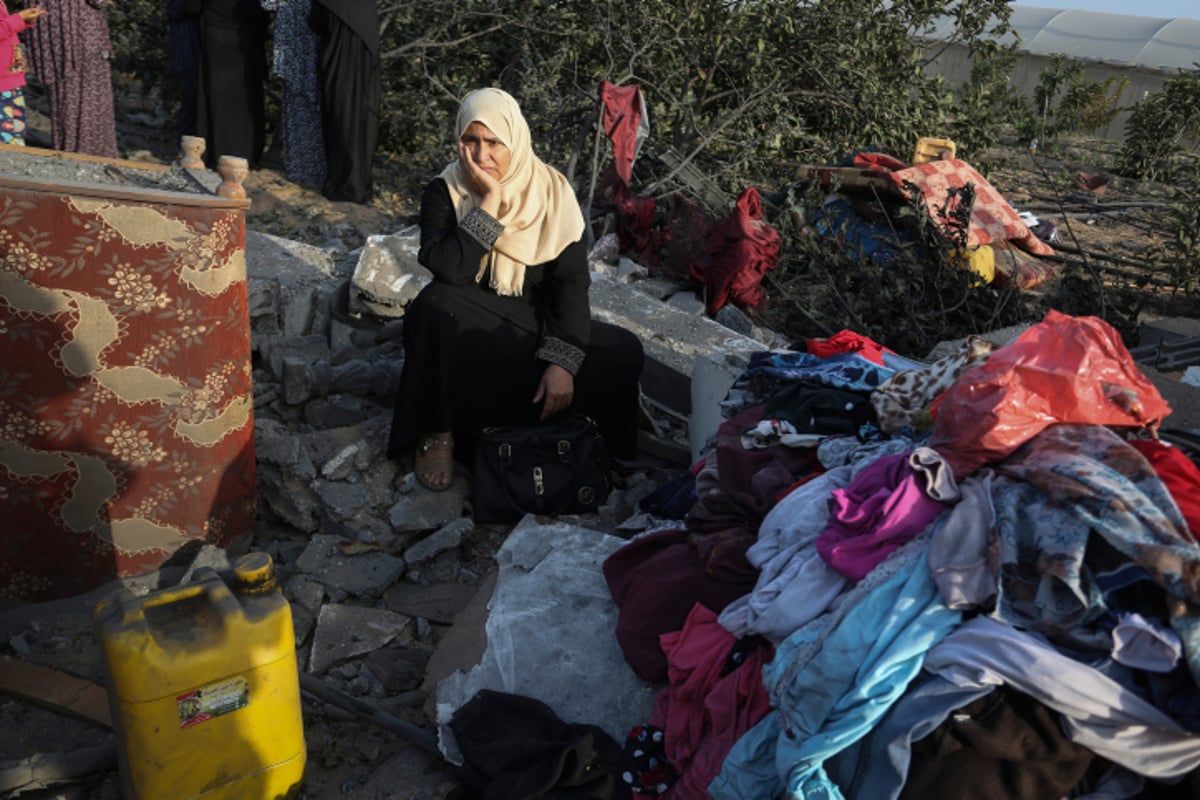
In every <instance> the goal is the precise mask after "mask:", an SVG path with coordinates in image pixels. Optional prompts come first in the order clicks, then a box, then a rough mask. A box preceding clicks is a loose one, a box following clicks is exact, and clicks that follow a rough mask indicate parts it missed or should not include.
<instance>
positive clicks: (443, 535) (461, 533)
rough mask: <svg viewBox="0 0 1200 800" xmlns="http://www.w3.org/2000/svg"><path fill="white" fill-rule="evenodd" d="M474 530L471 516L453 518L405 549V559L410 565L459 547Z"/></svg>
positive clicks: (423, 561)
mask: <svg viewBox="0 0 1200 800" xmlns="http://www.w3.org/2000/svg"><path fill="white" fill-rule="evenodd" d="M473 530H475V521H474V520H472V519H470V518H469V517H459V518H458V519H456V520H452V521H451V522H449V523H447V524H446V525H443V526H442V527H441V528H439V529H438V530H436V531H434V532H433V533H431V534H429V535H428V536H426V537H425V538H423V539H421V540H420V541H418V542H416V543H415V544H413V545H412V546H410V547H409V548H408V549H407V550H405V551H404V561H405V563H407V564H408V565H409V566H410V567H411V566H413V565H416V564H423V563H425V562H426V561H429V560H431V559H433V558H434V557H435V556H437V555H438V554H439V553H444V552H446V551H447V550H453V549H454V548H456V547H458V546H459V545H460V544H462V541H463V539H464V538H466V537H467V536H468V535H469V534H470V533H471V531H473Z"/></svg>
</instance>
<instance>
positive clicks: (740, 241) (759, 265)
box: [690, 186, 779, 316]
mask: <svg viewBox="0 0 1200 800" xmlns="http://www.w3.org/2000/svg"><path fill="white" fill-rule="evenodd" d="M706 249H707V252H708V257H709V261H708V263H707V264H704V263H693V265H692V269H691V271H690V274H691V278H692V280H694V281H696V282H697V283H700V284H702V285H703V286H704V289H705V298H706V299H705V308H706V310H707V311H708V313H709V315H710V316H711V315H713V314H716V313H717V312H718V311H720V310H721V308H722V306H724V305H725V304H726V303H733V304H734V305H737V306H741V307H742V308H755V307H757V306H758V305H759V304H760V303H762V279H763V277H764V276H765V275H766V273H767V271H768V270H773V269H775V267H776V265H777V264H778V263H779V231H777V230H775V229H774V228H772V227H771V226H770V224H768V223H767V222H766V220H764V219H763V210H762V200H761V198H759V196H758V190H757V189H755V188H754V187H753V186H751V187H749V188H748V189H746V191H744V192H742V195H741V197H739V198H738V199H737V203H736V204H735V205H734V209H733V211H732V212H731V213H730V215H729V216H728V217H727V218H726V219H725V221H724V222H722V223H721V224H720V225H718V226H717V227H716V229H714V230H713V232H712V236H710V237H709V239H708V246H707V248H706Z"/></svg>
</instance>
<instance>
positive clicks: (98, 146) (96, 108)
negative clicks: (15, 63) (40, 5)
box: [28, 0, 117, 158]
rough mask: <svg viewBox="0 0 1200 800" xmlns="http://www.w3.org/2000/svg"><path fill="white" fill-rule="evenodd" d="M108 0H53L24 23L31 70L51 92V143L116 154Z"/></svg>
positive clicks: (97, 153)
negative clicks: (44, 10) (33, 22)
mask: <svg viewBox="0 0 1200 800" xmlns="http://www.w3.org/2000/svg"><path fill="white" fill-rule="evenodd" d="M108 5H109V0H55V2H54V3H53V5H51V6H48V9H47V10H48V13H47V14H46V15H45V16H43V17H42V18H41V19H39V20H38V22H37V24H36V25H34V26H33V27H31V28H30V29H29V33H28V44H29V53H30V65H31V70H30V71H31V72H33V73H34V74H35V75H36V76H37V77H38V79H39V80H40V81H41V82H42V83H43V84H45V86H46V90H47V93H48V94H49V96H50V126H51V134H52V139H53V142H54V149H55V150H61V151H64V152H70V153H85V154H87V155H92V156H105V157H107V158H116V157H117V127H116V121H115V119H114V117H113V89H112V73H111V71H110V68H109V59H110V58H111V57H112V43H111V42H110V40H109V36H108V21H107V19H106V17H107V14H108Z"/></svg>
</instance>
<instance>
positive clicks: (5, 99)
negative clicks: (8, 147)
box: [0, 87, 25, 145]
mask: <svg viewBox="0 0 1200 800" xmlns="http://www.w3.org/2000/svg"><path fill="white" fill-rule="evenodd" d="M0 142H3V143H4V144H19V145H24V144H25V92H24V90H22V89H21V88H20V87H17V88H16V89H10V90H9V91H7V92H0Z"/></svg>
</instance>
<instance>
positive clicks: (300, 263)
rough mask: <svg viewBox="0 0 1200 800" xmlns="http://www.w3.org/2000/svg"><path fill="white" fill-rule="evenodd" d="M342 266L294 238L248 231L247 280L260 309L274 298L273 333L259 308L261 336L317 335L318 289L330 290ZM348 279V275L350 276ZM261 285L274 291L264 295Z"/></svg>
mask: <svg viewBox="0 0 1200 800" xmlns="http://www.w3.org/2000/svg"><path fill="white" fill-rule="evenodd" d="M338 267H339V265H338V262H337V261H336V260H335V258H334V257H333V255H332V254H331V253H330V252H329V251H327V250H323V249H321V248H319V247H313V246H312V245H307V244H304V243H302V242H296V241H293V240H291V239H282V238H280V237H278V236H272V235H270V234H267V233H260V232H258V231H253V230H247V231H246V279H247V282H248V285H249V286H250V287H251V293H252V294H255V296H256V297H257V298H258V305H259V306H261V305H262V303H263V302H264V301H265V300H266V298H267V297H268V296H269V295H274V299H275V302H276V313H275V314H274V315H273V316H274V320H273V322H274V326H273V327H274V330H264V329H263V328H264V327H266V328H269V327H271V326H270V322H271V321H272V320H271V319H270V318H271V316H272V315H270V314H269V313H268V312H267V310H266V309H265V308H262V307H259V308H257V314H258V317H257V319H258V321H259V322H260V325H261V327H260V328H258V329H257V330H259V331H261V332H262V333H278V334H281V335H283V336H287V337H292V336H301V335H304V334H309V333H315V332H317V329H316V328H315V327H314V320H315V319H317V310H316V306H317V304H318V302H320V300H321V296H320V292H319V290H320V289H321V287H327V286H329V285H330V283H331V281H334V282H336V278H337V277H339V269H338ZM347 277H348V276H347ZM258 284H270V285H271V286H272V287H273V288H272V289H270V290H268V291H266V292H263V291H262V290H260V289H259V288H257V285H258Z"/></svg>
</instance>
